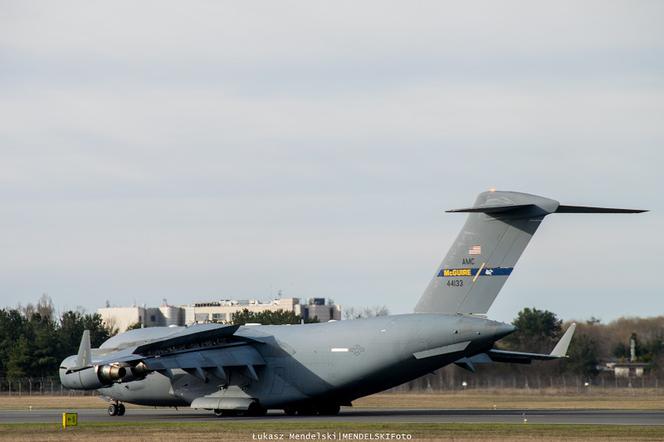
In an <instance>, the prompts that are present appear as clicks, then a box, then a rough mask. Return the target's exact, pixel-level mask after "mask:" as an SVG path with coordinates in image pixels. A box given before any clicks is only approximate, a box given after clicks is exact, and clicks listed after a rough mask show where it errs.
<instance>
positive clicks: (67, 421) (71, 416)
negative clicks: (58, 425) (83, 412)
mask: <svg viewBox="0 0 664 442" xmlns="http://www.w3.org/2000/svg"><path fill="white" fill-rule="evenodd" d="M77 426H78V413H62V429H63V430H65V429H67V427H77Z"/></svg>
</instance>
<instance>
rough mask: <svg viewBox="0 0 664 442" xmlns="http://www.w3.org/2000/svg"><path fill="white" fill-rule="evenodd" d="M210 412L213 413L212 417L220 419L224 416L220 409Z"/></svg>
mask: <svg viewBox="0 0 664 442" xmlns="http://www.w3.org/2000/svg"><path fill="white" fill-rule="evenodd" d="M212 411H214V415H215V416H217V417H221V416H223V415H224V410H220V409H218V408H217V409H215V410H212Z"/></svg>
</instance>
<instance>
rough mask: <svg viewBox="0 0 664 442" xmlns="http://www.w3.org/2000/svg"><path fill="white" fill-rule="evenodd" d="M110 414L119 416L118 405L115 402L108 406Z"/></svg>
mask: <svg viewBox="0 0 664 442" xmlns="http://www.w3.org/2000/svg"><path fill="white" fill-rule="evenodd" d="M108 415H109V416H117V415H118V406H117V405H115V404H111V405H109V406H108Z"/></svg>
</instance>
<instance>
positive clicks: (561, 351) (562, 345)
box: [551, 322, 576, 358]
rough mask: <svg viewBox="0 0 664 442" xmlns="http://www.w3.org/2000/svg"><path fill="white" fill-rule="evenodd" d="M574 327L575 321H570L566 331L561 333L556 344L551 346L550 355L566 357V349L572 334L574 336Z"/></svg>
mask: <svg viewBox="0 0 664 442" xmlns="http://www.w3.org/2000/svg"><path fill="white" fill-rule="evenodd" d="M575 329H576V323H574V322H573V323H572V325H570V326H569V327H568V328H567V331H566V332H565V334H564V335H563V337H562V338H560V341H558V343H557V344H556V346H555V347H553V350H552V351H551V356H556V357H559V358H565V357H567V349H568V348H569V343H570V342H572V336H574V330H575Z"/></svg>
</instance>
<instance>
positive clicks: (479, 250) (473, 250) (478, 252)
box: [468, 246, 482, 255]
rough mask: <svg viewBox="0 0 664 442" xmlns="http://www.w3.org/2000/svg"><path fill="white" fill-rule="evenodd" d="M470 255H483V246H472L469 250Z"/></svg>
mask: <svg viewBox="0 0 664 442" xmlns="http://www.w3.org/2000/svg"><path fill="white" fill-rule="evenodd" d="M468 254H469V255H481V254H482V246H472V247H471V248H470V250H468Z"/></svg>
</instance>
